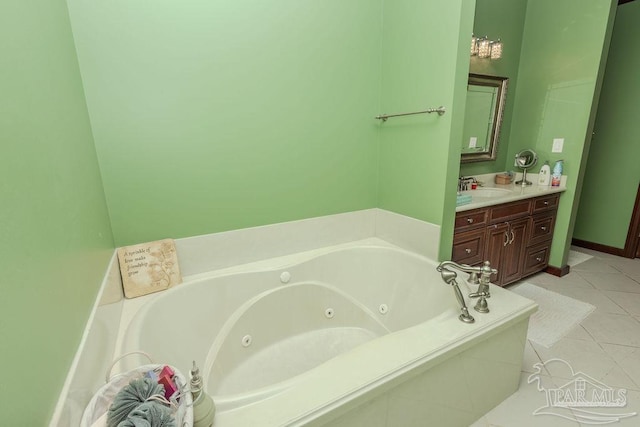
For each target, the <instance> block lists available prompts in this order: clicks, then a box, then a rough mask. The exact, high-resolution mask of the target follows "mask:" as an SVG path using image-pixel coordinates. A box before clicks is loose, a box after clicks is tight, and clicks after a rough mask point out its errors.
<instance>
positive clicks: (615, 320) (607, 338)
mask: <svg viewBox="0 0 640 427" xmlns="http://www.w3.org/2000/svg"><path fill="white" fill-rule="evenodd" d="M582 326H584V328H585V329H586V330H587V332H589V334H590V335H591V336H592V337H593V338H594V339H595V340H596V341H597V342H599V343H608V344H619V345H631V346H634V347H640V322H638V320H637V319H636V318H634V317H632V316H629V315H622V314H611V313H602V312H598V311H595V312H593V313H591V315H589V317H587V318H586V319H585V320H584V321H583V322H582Z"/></svg>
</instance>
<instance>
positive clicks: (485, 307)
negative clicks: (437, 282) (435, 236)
mask: <svg viewBox="0 0 640 427" xmlns="http://www.w3.org/2000/svg"><path fill="white" fill-rule="evenodd" d="M447 267H450V268H455V269H457V270H460V271H463V272H465V273H469V274H471V275H472V277H473V276H474V275H477V274H480V280H479V284H478V290H477V291H476V292H473V293H471V294H469V298H478V302H477V303H476V305H475V306H474V307H473V308H474V309H475V310H476V311H477V312H479V313H488V312H489V304H487V298H489V297H490V296H491V294H490V293H489V282H490V281H491V275H492V274H496V273H497V272H498V270H496V269H495V268H491V266H490V264H489V261H485V262H484V264H483V265H482V266H480V267H472V266H470V265H466V264H458V263H455V262H453V261H443V262H441V263H440V264H438V267H436V270H437V271H438V272H440V274H441V276H442V280H444V282H445V283H448V284H450V285H452V286H453V288H454V292H455V294H456V298H457V299H458V302H459V303H460V309H461V310H462V314H461V315H460V320H462V321H463V322H467V323H471V322H473V321H474V319H473V317H472V316H471V315H470V314H469V311H468V309H467V306H466V304H465V303H464V298H463V296H462V292H461V291H460V287H459V286H458V283H457V282H456V277H457V274H456V272H455V271H451V270H449V269H448V268H447ZM469 318H471V319H469Z"/></svg>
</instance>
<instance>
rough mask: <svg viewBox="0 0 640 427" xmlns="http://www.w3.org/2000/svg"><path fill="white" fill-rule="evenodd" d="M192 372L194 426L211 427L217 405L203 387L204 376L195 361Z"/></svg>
mask: <svg viewBox="0 0 640 427" xmlns="http://www.w3.org/2000/svg"><path fill="white" fill-rule="evenodd" d="M190 374H191V375H190V377H191V381H190V382H189V384H190V386H191V395H192V396H193V427H211V426H213V417H214V416H215V415H216V405H215V404H214V403H213V399H212V398H211V396H209V395H208V394H207V392H206V391H204V390H203V389H202V377H201V376H200V370H199V369H198V367H197V366H196V362H195V361H194V362H193V368H192V369H191V373H190Z"/></svg>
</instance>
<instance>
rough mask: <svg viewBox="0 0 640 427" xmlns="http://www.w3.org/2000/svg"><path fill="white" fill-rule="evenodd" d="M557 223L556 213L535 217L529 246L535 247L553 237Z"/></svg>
mask: <svg viewBox="0 0 640 427" xmlns="http://www.w3.org/2000/svg"><path fill="white" fill-rule="evenodd" d="M555 223H556V214H555V212H549V213H543V214H539V215H536V216H534V217H533V221H532V223H531V224H532V226H531V232H530V234H529V241H528V245H535V244H537V243H541V242H544V241H547V240H551V238H552V237H553V227H554V225H555Z"/></svg>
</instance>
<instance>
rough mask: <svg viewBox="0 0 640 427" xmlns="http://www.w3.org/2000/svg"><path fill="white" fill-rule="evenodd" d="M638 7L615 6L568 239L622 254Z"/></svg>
mask: <svg viewBox="0 0 640 427" xmlns="http://www.w3.org/2000/svg"><path fill="white" fill-rule="evenodd" d="M638 22H640V2H639V1H634V2H630V3H626V4H624V5H621V6H618V11H617V16H616V21H615V26H614V29H613V37H612V40H611V48H610V50H609V57H608V60H607V68H606V73H605V77H604V84H603V88H602V95H601V97H600V104H599V108H598V114H597V118H596V123H595V136H594V137H593V141H592V143H591V150H590V152H589V160H588V162H587V169H586V172H585V176H584V186H583V187H582V196H581V198H580V207H579V209H578V214H577V217H576V225H575V229H574V233H573V237H575V238H577V239H581V240H586V241H589V242H594V243H599V244H602V245H607V246H612V247H615V248H620V249H622V248H624V245H625V240H626V237H627V231H628V228H629V223H630V221H631V215H632V212H633V204H634V200H635V197H636V192H637V190H638V182H640V167H639V166H638V159H640V144H639V143H638V135H639V134H640V121H639V120H638V117H639V116H640V104H639V103H638V99H640V83H639V80H638V69H640V50H639V49H638V40H640V27H638Z"/></svg>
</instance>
